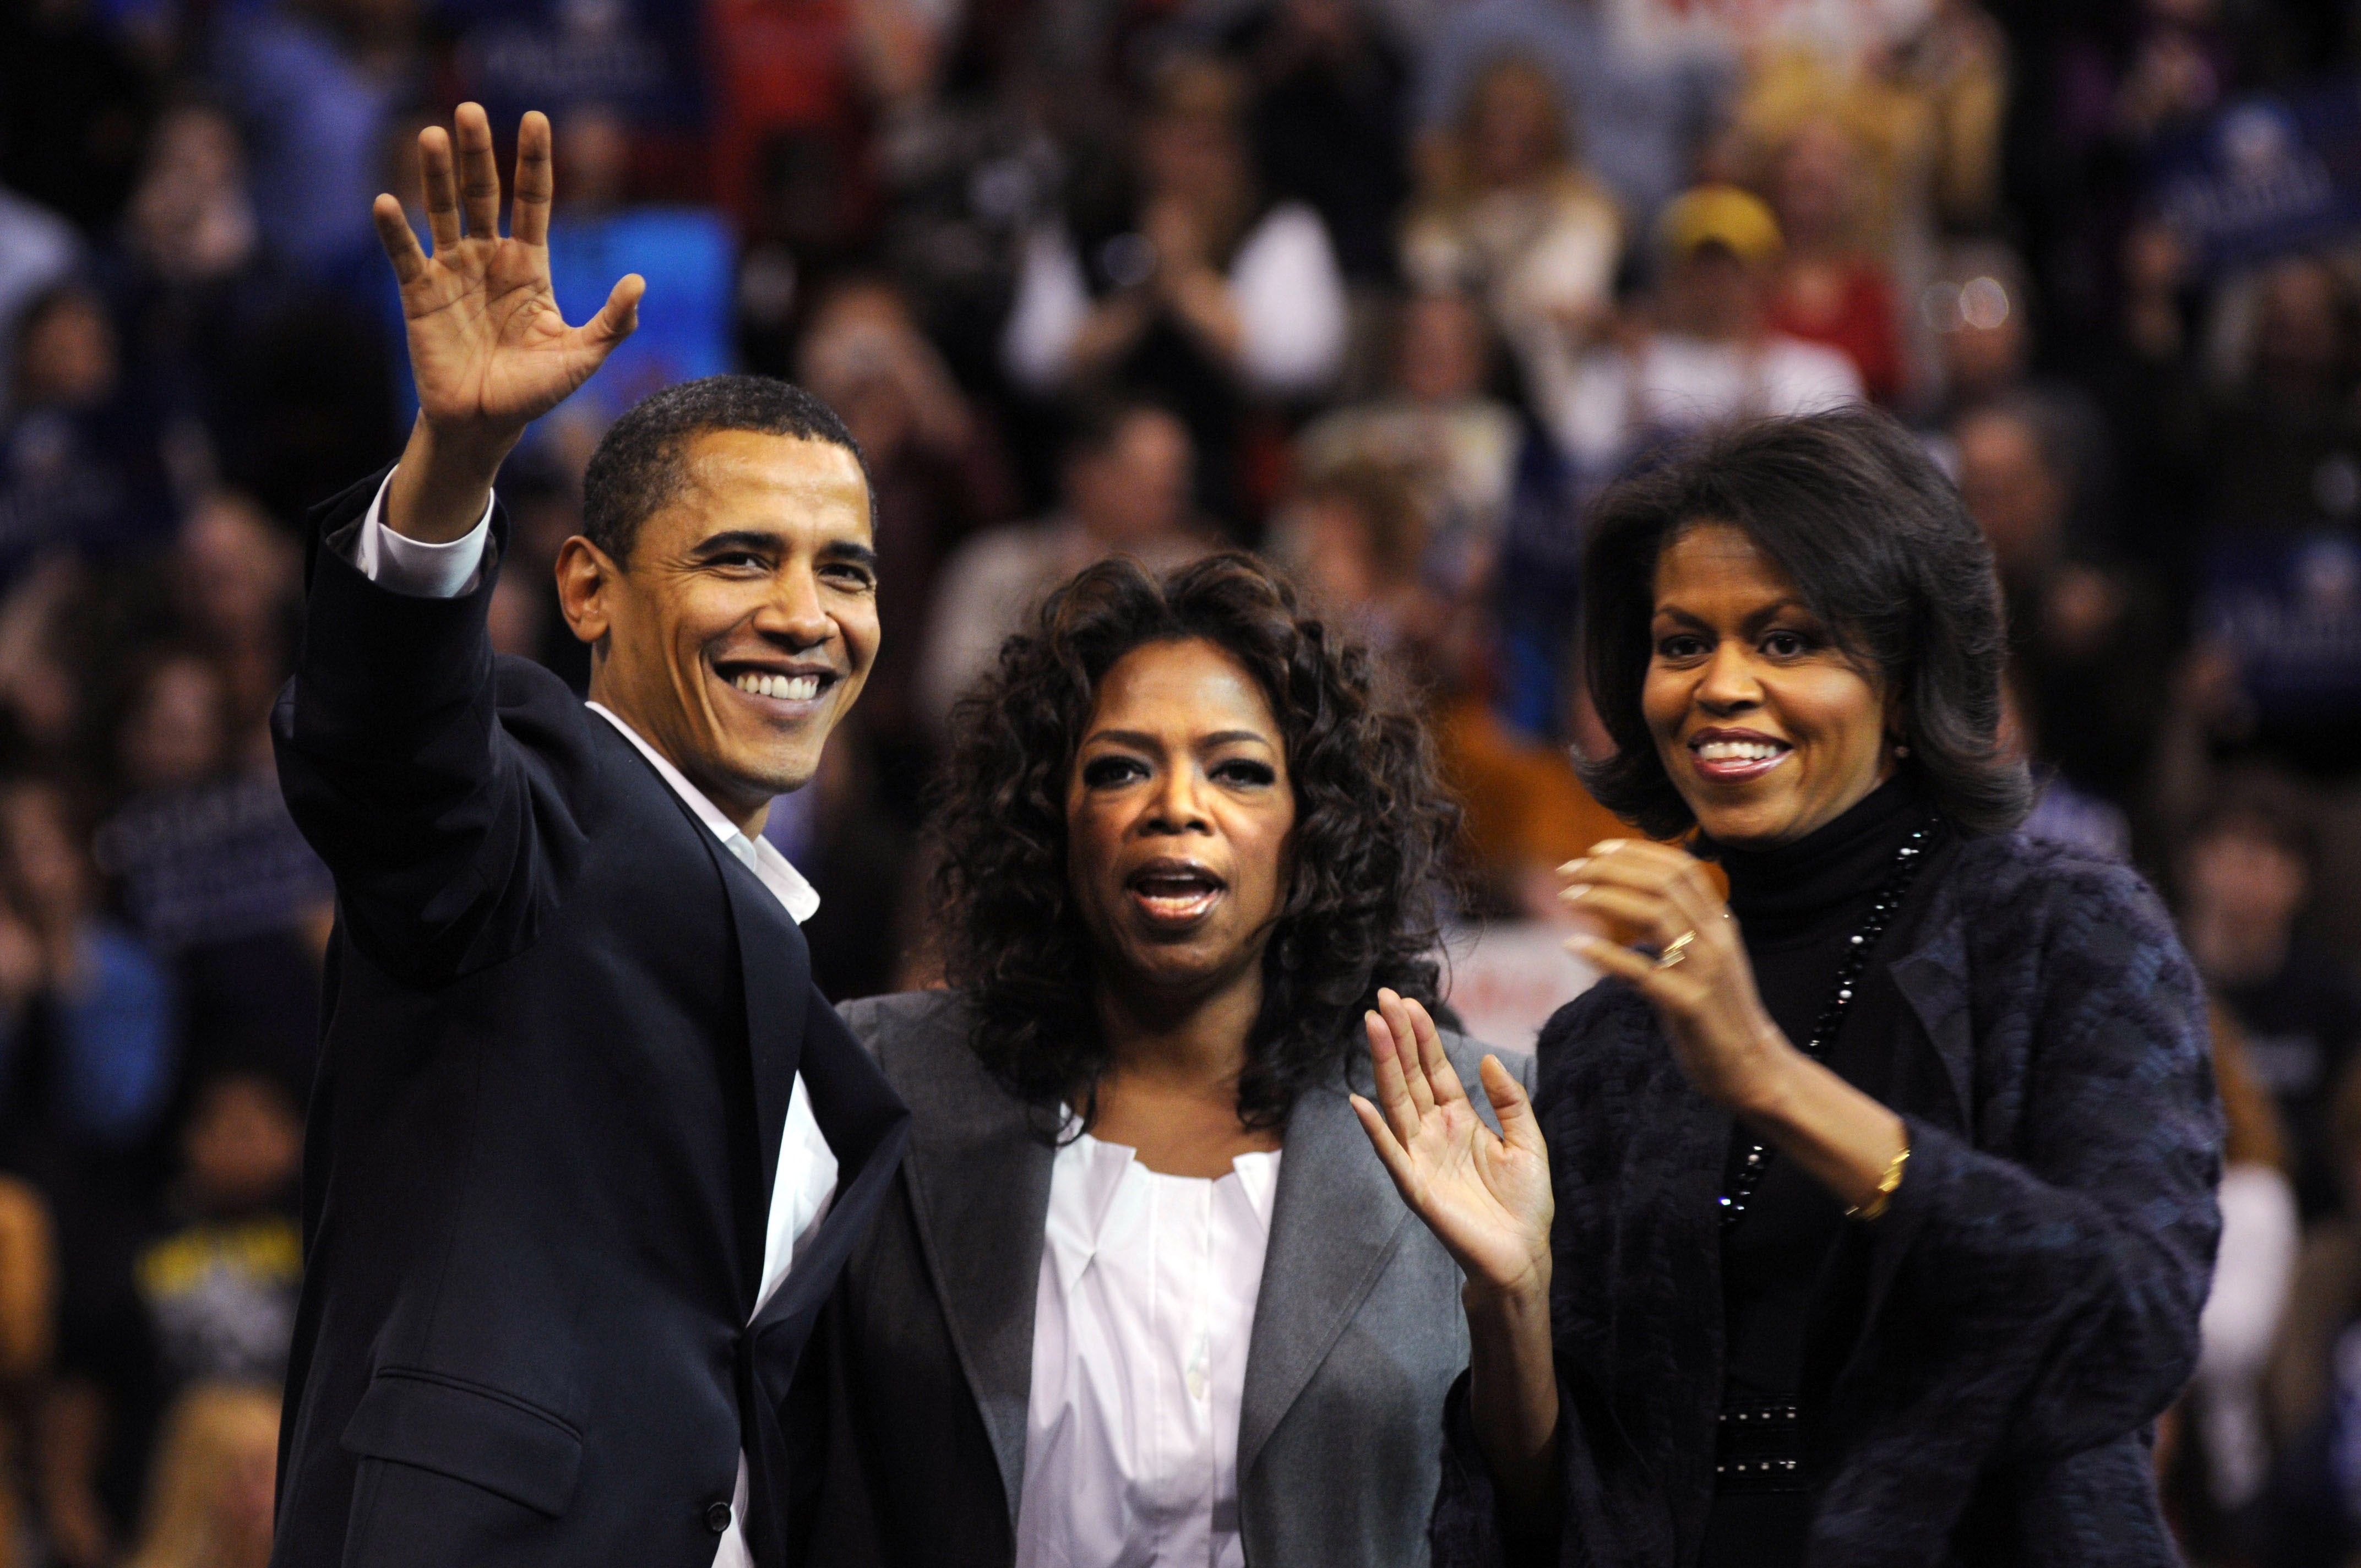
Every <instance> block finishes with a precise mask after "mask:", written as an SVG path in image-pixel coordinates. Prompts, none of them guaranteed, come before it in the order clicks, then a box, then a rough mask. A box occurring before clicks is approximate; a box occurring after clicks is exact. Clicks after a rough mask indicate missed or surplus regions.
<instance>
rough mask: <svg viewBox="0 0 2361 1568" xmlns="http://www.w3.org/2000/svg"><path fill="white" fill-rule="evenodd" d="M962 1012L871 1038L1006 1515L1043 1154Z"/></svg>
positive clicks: (1038, 1231) (1014, 1484) (1029, 1319)
mask: <svg viewBox="0 0 2361 1568" xmlns="http://www.w3.org/2000/svg"><path fill="white" fill-rule="evenodd" d="M966 1025H967V1013H966V1010H965V1009H964V1008H961V1007H958V1006H955V1005H950V1004H948V1003H947V1004H946V1005H945V1006H944V1007H943V1009H942V1010H941V1012H940V1013H939V1014H936V1015H935V1017H934V1019H933V1020H931V1021H930V1024H929V1026H928V1027H927V1028H925V1029H922V1030H916V1031H912V1032H911V1033H910V1034H909V1035H906V1036H902V1037H901V1038H900V1039H898V1040H894V1041H889V1042H881V1046H882V1047H883V1050H882V1056H883V1062H884V1068H885V1071H886V1076H887V1078H888V1079H889V1080H891V1081H892V1083H893V1084H894V1087H895V1089H896V1090H898V1091H900V1092H901V1094H902V1096H903V1097H904V1098H905V1099H906V1100H907V1101H908V1102H909V1103H910V1107H911V1111H912V1133H911V1138H910V1153H909V1157H908V1159H907V1161H906V1164H905V1166H904V1169H905V1170H906V1173H907V1177H908V1181H909V1189H910V1199H911V1207H912V1209H913V1210H914V1211H915V1213H916V1217H917V1227H918V1240H919V1245H921V1246H922V1247H923V1248H924V1249H925V1251H926V1255H927V1261H928V1265H929V1266H931V1267H932V1269H933V1270H934V1276H935V1284H936V1288H937V1289H939V1291H940V1292H941V1294H942V1304H943V1315H944V1317H945V1319H946V1320H947V1321H948V1323H949V1326H950V1335H951V1343H952V1344H953V1345H954V1346H955V1347H956V1348H957V1350H958V1352H959V1357H960V1365H961V1369H962V1370H963V1371H964V1372H965V1373H966V1375H967V1379H968V1387H969V1390H970V1392H972V1394H973V1395H974V1397H975V1406H976V1410H977V1413H978V1414H980V1415H981V1416H982V1417H983V1428H984V1431H985V1433H986V1435H988V1436H989V1437H990V1438H991V1440H992V1451H993V1453H994V1457H995V1458H997V1459H998V1461H999V1464H1000V1479H1001V1485H1002V1486H1004V1487H1005V1489H1006V1492H1007V1496H1008V1518H1009V1521H1010V1524H1011V1525H1012V1527H1013V1526H1014V1524H1015V1522H1016V1503H1017V1498H1018V1497H1020V1496H1021V1495H1022V1493H1023V1491H1024V1486H1025V1434H1026V1417H1027V1411H1028V1409H1029V1408H1030V1405H1031V1399H1032V1390H1033V1315H1034V1312H1033V1310H1034V1304H1035V1301H1036V1299H1037V1297H1038V1291H1039V1288H1040V1277H1041V1253H1042V1247H1043V1239H1042V1231H1043V1227H1044V1226H1045V1225H1046V1224H1047V1223H1048V1220H1049V1173H1050V1167H1051V1165H1052V1163H1053V1161H1054V1156H1053V1154H1052V1152H1051V1150H1050V1148H1049V1146H1048V1145H1047V1144H1045V1143H1044V1142H1043V1141H1042V1139H1041V1138H1040V1137H1039V1136H1038V1135H1037V1134H1036V1132H1035V1131H1034V1129H1033V1127H1032V1126H1031V1124H1029V1122H1028V1120H1027V1113H1026V1109H1025V1107H1024V1106H1023V1105H1022V1104H1021V1103H1019V1102H1017V1101H1016V1099H1014V1098H1013V1097H1012V1096H1010V1095H1009V1093H1008V1092H1007V1091H1005V1090H1004V1089H1002V1088H1001V1087H1000V1086H999V1085H998V1084H997V1083H994V1081H992V1080H991V1079H990V1078H989V1077H988V1076H987V1075H986V1074H985V1073H984V1072H983V1069H982V1068H981V1067H980V1066H979V1065H978V1064H977V1062H976V1060H975V1058H974V1055H973V1053H972V1052H971V1051H970V1050H969V1049H968V1046H967V1033H966Z"/></svg>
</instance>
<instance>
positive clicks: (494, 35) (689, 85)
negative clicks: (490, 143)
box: [436, 0, 704, 126]
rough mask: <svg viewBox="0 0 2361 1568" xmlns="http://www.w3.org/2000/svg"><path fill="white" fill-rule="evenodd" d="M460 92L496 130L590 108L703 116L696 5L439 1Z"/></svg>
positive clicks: (614, 0)
mask: <svg viewBox="0 0 2361 1568" xmlns="http://www.w3.org/2000/svg"><path fill="white" fill-rule="evenodd" d="M436 10H437V12H438V14H439V19H440V20H441V21H442V23H443V24H444V26H445V27H448V28H449V29H450V31H451V32H452V34H453V35H454V40H455V45H456V47H455V49H454V63H455V64H456V67H457V69H458V71H459V75H460V78H461V82H462V85H463V87H464V90H465V91H466V92H467V93H468V94H470V95H471V96H473V97H475V98H477V99H478V101H480V102H481V103H482V104H483V105H484V109H485V112H486V113H488V114H489V115H491V117H492V124H493V125H495V126H513V125H514V124H515V123H516V119H517V116H518V115H521V114H522V113H523V112H524V111H525V110H527V109H541V110H545V111H547V112H548V113H549V114H551V115H563V114H565V113H566V111H567V110H569V109H572V108H575V107H577V106H578V105H581V104H596V105H597V106H598V107H600V108H604V109H608V110H610V111H612V112H613V113H615V114H617V115H621V116H622V117H623V118H624V119H625V120H626V121H628V122H630V123H631V124H633V125H637V126H694V125H696V124H697V123H698V122H699V121H700V119H701V118H702V116H703V114H704V71H703V60H702V56H701V38H700V35H699V31H698V27H699V17H700V16H701V13H702V7H700V6H697V5H686V4H683V3H682V0H443V3H442V4H441V5H438V6H437V7H436Z"/></svg>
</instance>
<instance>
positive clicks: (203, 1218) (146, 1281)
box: [42, 1069, 302, 1561]
mask: <svg viewBox="0 0 2361 1568" xmlns="http://www.w3.org/2000/svg"><path fill="white" fill-rule="evenodd" d="M301 1151H302V1117H301V1115H300V1113H298V1111H297V1110H296V1107H295V1104H294V1102H293V1100H292V1098H291V1096H290V1094H289V1093H288V1091H287V1090H286V1089H285V1088H283V1087H282V1086H281V1085H280V1081H279V1080H277V1079H276V1078H274V1077H272V1076H271V1075H270V1074H269V1073H268V1072H262V1071H256V1070H253V1069H229V1070H225V1071H221V1072H217V1073H215V1074H214V1075H212V1076H210V1077H208V1078H206V1079H205V1080H203V1081H202V1082H201V1083H200V1084H199V1086H198V1087H197V1089H196V1091H195V1092H194V1094H193V1095H192V1098H191V1102H190V1110H189V1113H188V1115H187V1117H186V1118H185V1120H184V1122H183V1124H182V1127H181V1137H180V1158H179V1161H178V1171H177V1174H176V1176H175V1177H174V1179H173V1180H172V1181H171V1182H170V1185H168V1186H167V1187H166V1188H165V1189H163V1190H162V1192H161V1193H160V1195H159V1198H158V1200H157V1201H155V1202H154V1203H153V1204H152V1205H151V1206H149V1207H148V1208H145V1209H143V1210H142V1211H141V1212H139V1213H138V1214H137V1216H136V1219H135V1220H133V1221H132V1222H131V1223H130V1228H129V1234H127V1236H126V1238H125V1241H124V1244H123V1245H115V1246H110V1247H107V1248H105V1249H104V1252H103V1253H101V1254H100V1255H99V1257H100V1258H103V1260H104V1263H103V1266H98V1260H97V1259H93V1261H92V1262H91V1263H88V1264H85V1265H84V1266H83V1268H82V1275H83V1277H82V1278H81V1279H79V1280H76V1281H72V1282H71V1285H70V1290H69V1295H68V1298H67V1308H66V1316H65V1321H64V1324H63V1335H64V1345H63V1348H62V1350H61V1353H60V1377H59V1381H58V1384H57V1386H56V1387H55V1388H54V1389H53V1390H52V1392H51V1395H50V1399H49V1407H50V1410H49V1415H50V1426H51V1439H50V1442H49V1447H48V1451H47V1452H46V1453H45V1454H44V1456H43V1457H44V1465H43V1475H42V1482H43V1490H44V1494H45V1498H46V1502H47V1505H48V1508H49V1511H50V1513H51V1515H52V1517H53V1518H62V1519H67V1520H71V1521H75V1522H74V1523H73V1525H72V1527H71V1529H70V1530H67V1531H66V1532H65V1537H66V1538H65V1539H63V1540H61V1541H60V1546H61V1548H68V1549H70V1550H71V1552H72V1553H73V1556H74V1560H75V1561H93V1560H104V1558H105V1557H106V1556H107V1555H108V1552H107V1551H106V1547H105V1543H106V1542H107V1541H111V1540H113V1539H115V1538H116V1537H118V1536H120V1535H121V1534H123V1533H124V1530H123V1528H122V1526H121V1525H120V1524H118V1523H117V1521H119V1520H120V1521H126V1522H127V1521H128V1520H130V1519H133V1518H135V1517H137V1516H135V1515H134V1514H133V1512H132V1509H131V1506H130V1504H131V1498H130V1496H129V1494H128V1488H127V1486H126V1477H127V1478H128V1480H129V1481H130V1482H131V1483H132V1484H135V1485H136V1482H137V1478H138V1477H139V1476H140V1475H143V1474H145V1473H146V1471H147V1469H148V1453H149V1438H150V1436H151V1434H155V1433H158V1432H159V1431H160V1441H159V1442H158V1443H157V1444H156V1446H155V1449H154V1467H155V1470H156V1473H157V1474H158V1475H159V1476H160V1475H162V1474H164V1473H165V1472H166V1471H167V1470H169V1469H170V1467H172V1466H174V1465H178V1464H186V1463H188V1462H189V1460H188V1456H187V1455H186V1454H184V1453H180V1452H178V1445H179V1443H180V1442H181V1440H182V1439H183V1438H185V1436H186V1435H187V1434H186V1433H185V1432H183V1431H180V1430H178V1423H179V1422H180V1421H181V1420H183V1418H182V1417H181V1415H180V1414H179V1413H178V1412H177V1411H176V1412H174V1413H172V1414H170V1415H165V1414H163V1413H164V1412H166V1411H168V1410H170V1409H171V1408H172V1406H173V1402H174V1401H175V1400H176V1399H179V1398H181V1397H182V1395H183V1392H184V1391H188V1392H189V1394H190V1396H191V1397H192V1398H200V1399H202V1398H203V1397H204V1391H205V1390H207V1389H208V1388H216V1387H225V1386H227V1387H242V1388H252V1389H258V1390H275V1388H276V1387H277V1385H278V1383H279V1381H280V1379H281V1378H283V1377H284V1376H285V1374H286V1365H287V1346H288V1343H289V1340H290V1337H291V1333H292V1331H293V1325H294V1314H295V1302H296V1296H297V1292H298V1290H299V1289H300V1288H301V1285H302V1238H301V1235H300V1234H299V1232H298V1229H297V1225H296V1213H295V1179H296V1173H297V1168H298V1165H299V1162H300V1158H301ZM269 1398H272V1399H273V1400H274V1409H275V1400H276V1394H275V1392H273V1393H271V1394H270V1395H269ZM159 1416H160V1417H161V1419H162V1425H161V1427H160V1429H159V1425H158V1422H159ZM271 1447H272V1453H273V1454H274V1457H275V1452H276V1445H275V1444H273V1445H271ZM269 1468H270V1467H269V1466H266V1468H265V1474H266V1475H268V1474H269ZM214 1479H215V1482H216V1485H225V1484H227V1483H228V1482H229V1480H230V1478H229V1477H228V1476H226V1475H218V1474H216V1475H215V1477H214ZM153 1485H155V1483H151V1486H153ZM267 1491H268V1488H267V1486H266V1495H267ZM217 1500H226V1499H217ZM156 1506H157V1505H156V1502H155V1500H154V1497H153V1494H152V1492H151V1495H150V1500H149V1502H148V1505H147V1509H148V1512H147V1515H146V1519H147V1534H146V1538H145V1541H144V1542H143V1546H142V1550H143V1551H150V1550H155V1549H156V1548H157V1547H158V1546H159V1544H160V1543H159V1541H158V1539H157V1536H156V1533H155V1532H156V1530H157V1529H158V1527H159V1520H158V1519H157V1516H156V1513H155V1508H156ZM261 1517H262V1523H263V1529H264V1534H265V1537H266V1541H265V1545H266V1548H267V1537H268V1533H269V1509H268V1507H267V1506H266V1507H265V1508H264V1510H263V1512H262V1516H261ZM170 1528H171V1529H172V1530H176V1531H177V1530H186V1529H188V1528H189V1521H187V1520H181V1521H179V1522H177V1523H175V1524H173V1525H172V1526H171V1527H170ZM200 1561H210V1560H207V1559H200ZM239 1561H244V1559H239Z"/></svg>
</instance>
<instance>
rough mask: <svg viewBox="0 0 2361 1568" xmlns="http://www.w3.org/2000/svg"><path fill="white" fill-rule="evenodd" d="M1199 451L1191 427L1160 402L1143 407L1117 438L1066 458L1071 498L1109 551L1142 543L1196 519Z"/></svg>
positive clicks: (1162, 537)
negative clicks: (1193, 485) (1192, 513)
mask: <svg viewBox="0 0 2361 1568" xmlns="http://www.w3.org/2000/svg"><path fill="white" fill-rule="evenodd" d="M1195 461H1196V455H1195V452H1194V450H1193V449H1192V446H1191V442H1190V440H1189V429H1188V427H1187V426H1186V425H1184V424H1182V423H1181V422H1180V421H1179V420H1178V419H1175V418H1174V417H1173V416H1172V415H1170V414H1169V413H1166V412H1165V411H1163V410H1161V409H1139V410H1137V411H1133V412H1132V413H1131V414H1130V415H1129V416H1128V417H1127V418H1126V419H1125V420H1124V421H1123V422H1122V424H1121V425H1120V426H1119V427H1118V428H1117V429H1116V431H1115V436H1114V439H1113V440H1111V441H1109V442H1108V443H1107V444H1106V445H1104V446H1103V447H1100V448H1098V449H1096V450H1092V451H1082V452H1078V453H1076V454H1075V455H1073V456H1072V457H1071V459H1069V461H1068V463H1067V465H1066V504H1067V508H1068V510H1071V512H1072V513H1073V515H1074V517H1075V519H1076V520H1077V521H1080V522H1081V523H1082V526H1083V527H1084V528H1086V529H1088V530H1089V531H1090V532H1091V535H1092V537H1093V538H1094V539H1096V540H1097V541H1098V542H1099V543H1101V544H1103V545H1104V546H1105V547H1106V548H1107V549H1109V550H1137V549H1140V548H1142V547H1144V546H1146V545H1148V544H1152V543H1157V542H1159V541H1161V540H1165V539H1170V538H1171V537H1172V536H1173V535H1175V534H1177V533H1180V532H1183V531H1184V530H1185V529H1187V527H1188V526H1189V487H1190V481H1191V478H1192V477H1194V473H1193V471H1194V467H1195Z"/></svg>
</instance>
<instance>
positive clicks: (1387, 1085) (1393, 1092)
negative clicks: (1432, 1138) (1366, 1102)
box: [1361, 1009, 1418, 1143]
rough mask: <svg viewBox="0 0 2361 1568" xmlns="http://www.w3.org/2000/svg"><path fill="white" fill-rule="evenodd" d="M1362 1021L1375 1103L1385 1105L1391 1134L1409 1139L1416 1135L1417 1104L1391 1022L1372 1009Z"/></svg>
mask: <svg viewBox="0 0 2361 1568" xmlns="http://www.w3.org/2000/svg"><path fill="white" fill-rule="evenodd" d="M1361 1022H1362V1025H1363V1026H1364V1027H1365V1028H1367V1030H1368V1034H1369V1069H1370V1071H1371V1073H1372V1074H1373V1076H1374V1077H1375V1078H1376V1080H1377V1097H1378V1105H1379V1106H1381V1107H1382V1108H1383V1109H1384V1111H1385V1115H1386V1120H1387V1122H1388V1123H1389V1124H1391V1126H1392V1127H1393V1130H1394V1135H1395V1136H1396V1137H1399V1138H1400V1139H1401V1140H1402V1141H1403V1142H1404V1143H1408V1142H1410V1141H1411V1139H1413V1138H1415V1137H1417V1136H1418V1106H1417V1105H1416V1104H1415V1103H1414V1102H1412V1101H1411V1097H1410V1085H1409V1083H1408V1082H1407V1081H1405V1074H1404V1072H1403V1067H1402V1059H1401V1053H1400V1051H1399V1050H1398V1049H1396V1048H1395V1045H1394V1031H1393V1026H1392V1025H1389V1024H1388V1023H1387V1022H1386V1020H1385V1018H1384V1016H1383V1015H1382V1014H1378V1012H1376V1011H1375V1010H1374V1009H1373V1010H1371V1011H1370V1012H1368V1013H1367V1014H1364V1015H1363V1017H1362V1020H1361Z"/></svg>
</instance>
